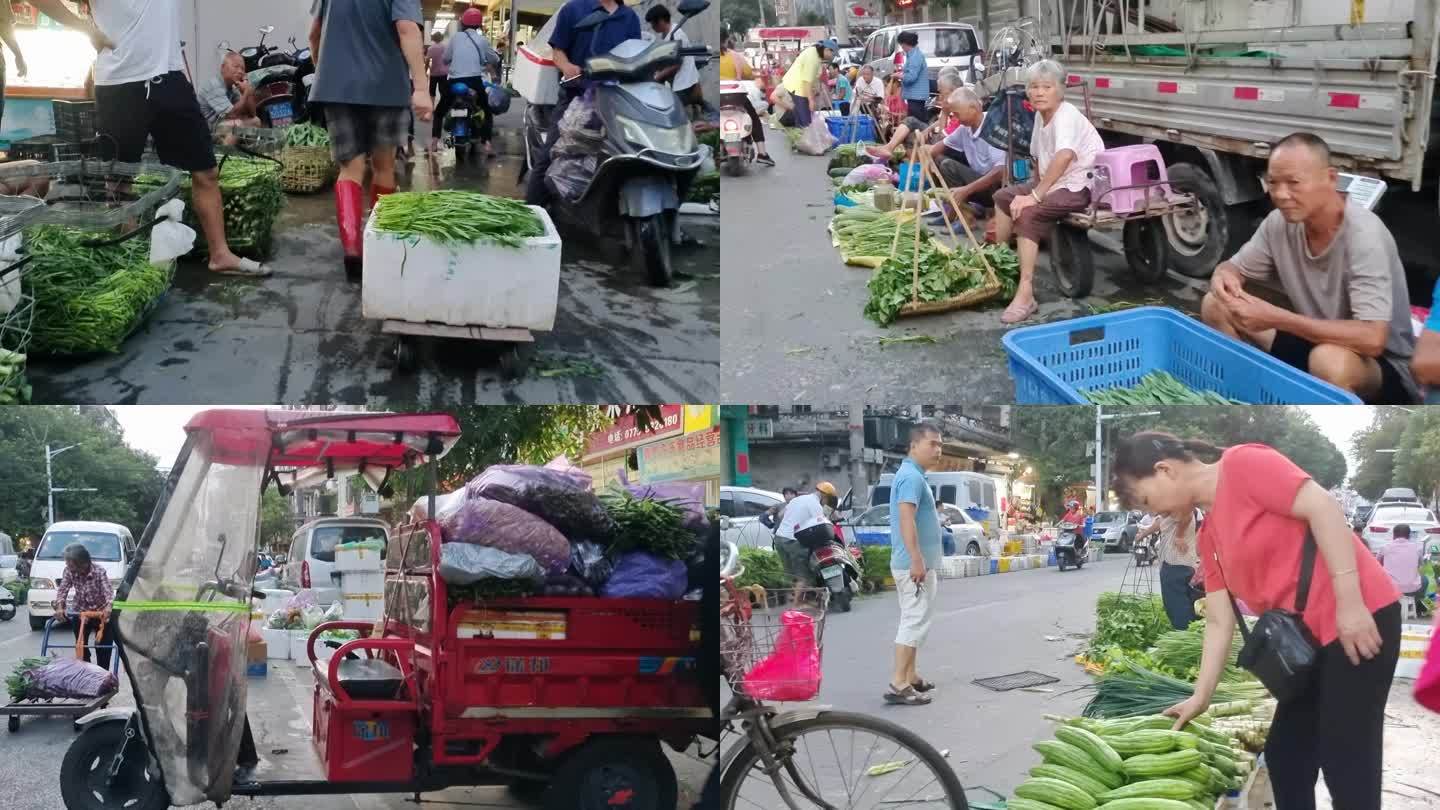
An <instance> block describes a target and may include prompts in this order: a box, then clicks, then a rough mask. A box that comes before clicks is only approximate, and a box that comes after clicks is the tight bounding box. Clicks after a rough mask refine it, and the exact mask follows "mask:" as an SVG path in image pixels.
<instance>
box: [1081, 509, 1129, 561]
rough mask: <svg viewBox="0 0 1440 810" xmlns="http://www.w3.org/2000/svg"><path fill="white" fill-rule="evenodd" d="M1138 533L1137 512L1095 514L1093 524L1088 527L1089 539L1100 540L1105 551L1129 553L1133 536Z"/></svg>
mask: <svg viewBox="0 0 1440 810" xmlns="http://www.w3.org/2000/svg"><path fill="white" fill-rule="evenodd" d="M1139 532H1140V514H1139V513H1138V512H1096V513H1095V522H1094V523H1092V524H1091V527H1090V539H1091V540H1092V541H1094V540H1100V541H1102V542H1103V543H1104V544H1105V550H1106V551H1109V550H1110V549H1119V550H1120V552H1121V553H1122V554H1123V553H1129V551H1130V548H1131V547H1132V546H1134V545H1135V535H1137V534H1139Z"/></svg>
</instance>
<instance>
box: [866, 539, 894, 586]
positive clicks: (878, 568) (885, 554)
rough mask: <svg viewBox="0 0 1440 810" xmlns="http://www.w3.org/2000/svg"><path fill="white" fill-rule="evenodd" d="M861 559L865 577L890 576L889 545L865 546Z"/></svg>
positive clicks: (880, 577)
mask: <svg viewBox="0 0 1440 810" xmlns="http://www.w3.org/2000/svg"><path fill="white" fill-rule="evenodd" d="M864 555H865V556H864V557H863V558H862V559H861V565H862V569H861V570H862V573H864V575H865V577H866V578H867V579H869V578H875V579H884V578H885V577H888V576H890V547H889V546H866V547H865V551H864Z"/></svg>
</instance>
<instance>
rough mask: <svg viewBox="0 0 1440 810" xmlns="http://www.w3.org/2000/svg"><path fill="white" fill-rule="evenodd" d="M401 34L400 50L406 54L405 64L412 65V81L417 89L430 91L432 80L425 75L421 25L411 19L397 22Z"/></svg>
mask: <svg viewBox="0 0 1440 810" xmlns="http://www.w3.org/2000/svg"><path fill="white" fill-rule="evenodd" d="M395 30H396V32H397V33H399V34H400V50H401V51H402V52H403V53H404V54H405V64H407V65H409V66H410V81H411V83H412V84H413V85H414V88H415V89H416V90H420V89H424V90H425V91H426V92H429V88H430V81H429V79H428V78H427V77H426V76H425V50H424V48H422V47H421V45H420V26H418V25H416V24H415V23H414V22H413V21H411V20H400V21H399V22H397V23H395Z"/></svg>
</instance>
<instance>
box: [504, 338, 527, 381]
mask: <svg viewBox="0 0 1440 810" xmlns="http://www.w3.org/2000/svg"><path fill="white" fill-rule="evenodd" d="M524 372H525V361H524V360H522V359H521V358H520V347H518V346H511V347H509V348H507V349H504V350H502V351H501V352H500V376H501V377H504V378H505V379H507V380H518V379H520V377H521V375H523V374H524Z"/></svg>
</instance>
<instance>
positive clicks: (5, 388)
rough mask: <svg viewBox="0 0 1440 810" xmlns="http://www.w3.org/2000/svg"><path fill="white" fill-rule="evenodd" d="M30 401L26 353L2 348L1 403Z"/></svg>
mask: <svg viewBox="0 0 1440 810" xmlns="http://www.w3.org/2000/svg"><path fill="white" fill-rule="evenodd" d="M29 401H30V384H29V383H27V382H25V355H23V354H21V353H20V352H12V351H10V350H9V349H3V348H0V405H23V404H25V403H27V402H29Z"/></svg>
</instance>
